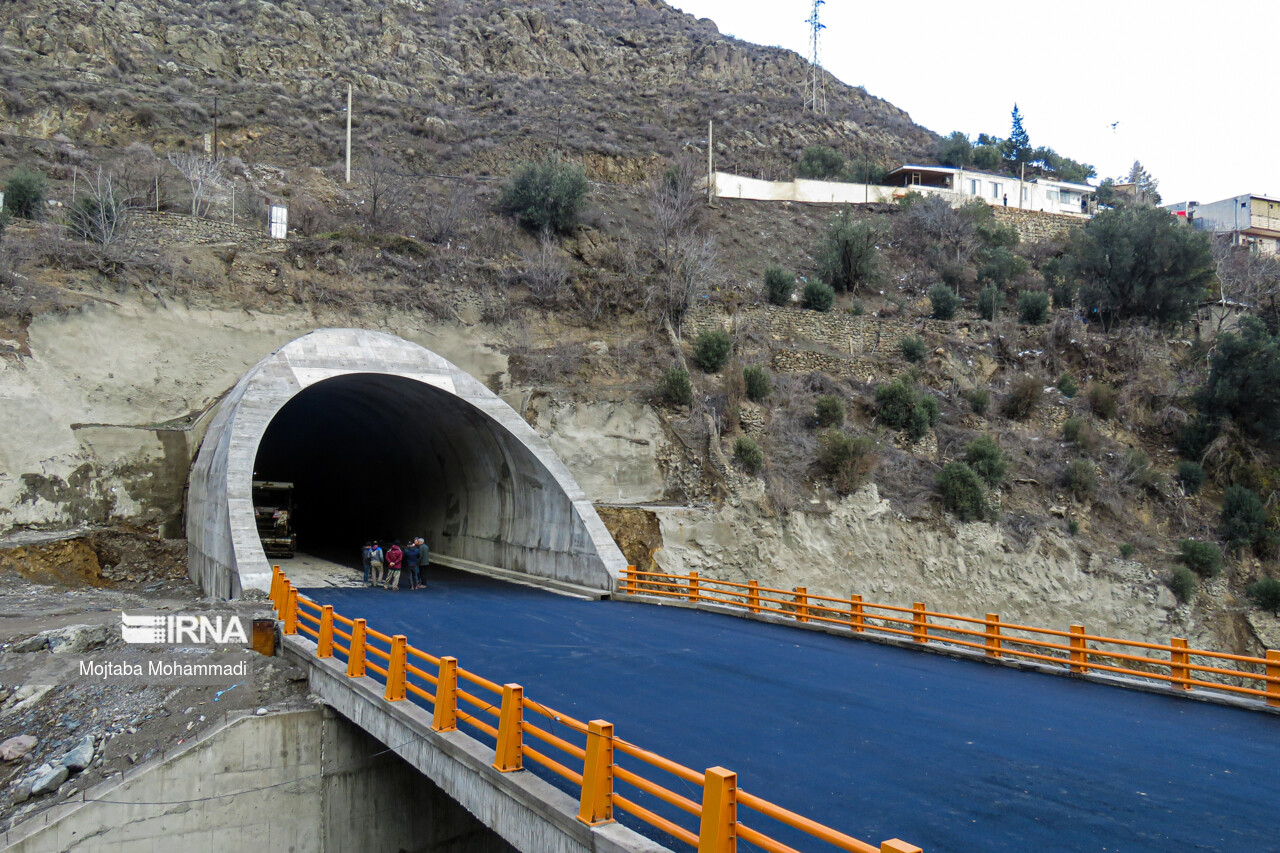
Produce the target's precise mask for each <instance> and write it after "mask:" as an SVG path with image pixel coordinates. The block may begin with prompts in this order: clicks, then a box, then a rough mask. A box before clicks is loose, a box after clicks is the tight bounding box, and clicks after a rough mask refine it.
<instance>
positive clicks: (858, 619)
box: [849, 595, 867, 634]
mask: <svg viewBox="0 0 1280 853" xmlns="http://www.w3.org/2000/svg"><path fill="white" fill-rule="evenodd" d="M849 624H850V625H852V626H853V630H854V631H856V632H857V633H859V634H861V633H862V632H863V631H865V630H867V617H866V615H865V614H864V613H863V611H862V596H860V595H851V596H849Z"/></svg>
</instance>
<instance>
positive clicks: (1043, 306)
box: [1018, 290, 1049, 326]
mask: <svg viewBox="0 0 1280 853" xmlns="http://www.w3.org/2000/svg"><path fill="white" fill-rule="evenodd" d="M1018 319H1019V320H1021V321H1022V322H1024V323H1026V324H1027V325H1029V326H1043V325H1044V324H1045V323H1046V322H1048V320H1049V294H1047V293H1045V292H1044V291H1042V290H1024V291H1023V292H1022V293H1020V294H1018Z"/></svg>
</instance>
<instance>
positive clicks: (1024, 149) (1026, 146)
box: [1004, 103, 1031, 167]
mask: <svg viewBox="0 0 1280 853" xmlns="http://www.w3.org/2000/svg"><path fill="white" fill-rule="evenodd" d="M1004 156H1005V159H1006V160H1008V161H1009V163H1010V165H1011V166H1013V167H1017V166H1021V165H1024V164H1026V163H1029V162H1031V136H1030V134H1028V133H1027V130H1026V128H1024V127H1023V126H1022V112H1021V111H1020V110H1019V109H1018V105H1017V104H1016V103H1015V104H1014V105H1013V124H1012V126H1011V127H1010V128H1009V138H1008V139H1006V140H1005V141H1004Z"/></svg>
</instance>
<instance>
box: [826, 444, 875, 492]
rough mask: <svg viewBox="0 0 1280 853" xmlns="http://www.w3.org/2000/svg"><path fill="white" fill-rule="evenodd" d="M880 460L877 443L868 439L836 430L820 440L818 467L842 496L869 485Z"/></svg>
mask: <svg viewBox="0 0 1280 853" xmlns="http://www.w3.org/2000/svg"><path fill="white" fill-rule="evenodd" d="M878 458H879V454H878V452H877V450H876V444H875V442H874V441H873V440H872V439H871V438H869V437H868V436H856V437H855V436H852V435H849V434H848V433H845V432H842V431H840V430H838V429H834V428H833V429H827V430H823V431H822V434H821V435H820V436H819V437H818V466H819V467H820V468H821V469H822V470H823V471H825V472H826V473H827V474H828V475H829V476H830V477H831V481H832V485H833V486H834V487H835V490H836V491H837V492H839V493H840V494H842V495H847V494H849V493H850V492H852V491H853V490H855V489H857V488H858V487H859V486H861V485H862V484H863V483H864V482H866V480H867V478H868V477H870V476H871V472H872V471H873V470H874V469H875V465H876V460H877V459H878Z"/></svg>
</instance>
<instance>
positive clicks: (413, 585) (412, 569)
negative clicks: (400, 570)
mask: <svg viewBox="0 0 1280 853" xmlns="http://www.w3.org/2000/svg"><path fill="white" fill-rule="evenodd" d="M421 559H422V552H421V551H419V550H418V540H417V539H413V540H411V541H410V542H409V547H408V548H405V549H404V568H405V571H407V572H408V573H409V589H417V588H418V566H419V561H420V560H421Z"/></svg>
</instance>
